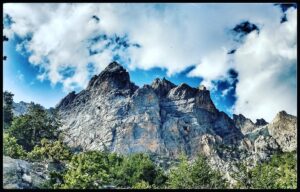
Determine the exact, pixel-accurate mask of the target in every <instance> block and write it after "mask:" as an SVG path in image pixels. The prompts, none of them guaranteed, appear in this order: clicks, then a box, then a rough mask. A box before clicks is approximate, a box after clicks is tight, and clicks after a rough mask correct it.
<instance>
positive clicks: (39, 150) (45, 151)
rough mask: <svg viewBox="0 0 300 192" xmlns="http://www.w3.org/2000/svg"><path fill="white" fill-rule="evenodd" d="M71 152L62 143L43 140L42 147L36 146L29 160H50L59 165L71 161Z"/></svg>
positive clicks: (29, 155)
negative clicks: (61, 162)
mask: <svg viewBox="0 0 300 192" xmlns="http://www.w3.org/2000/svg"><path fill="white" fill-rule="evenodd" d="M71 155H72V154H71V150H70V148H69V147H68V146H66V145H65V144H64V143H63V142H62V141H49V140H48V139H42V140H41V144H40V145H36V146H35V147H34V148H33V150H32V151H31V152H30V153H28V159H30V160H31V161H43V160H50V161H54V162H57V163H59V162H60V161H68V160H70V159H71Z"/></svg>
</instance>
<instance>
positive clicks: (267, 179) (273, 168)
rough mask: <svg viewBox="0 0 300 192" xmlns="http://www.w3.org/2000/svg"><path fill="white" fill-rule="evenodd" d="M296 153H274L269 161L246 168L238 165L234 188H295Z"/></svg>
mask: <svg viewBox="0 0 300 192" xmlns="http://www.w3.org/2000/svg"><path fill="white" fill-rule="evenodd" d="M296 165H297V160H296V153H295V152H289V153H278V154H274V155H273V156H272V157H271V159H270V160H269V161H266V162H264V163H261V164H257V165H256V166H255V167H254V168H252V169H249V170H247V169H246V166H245V165H240V166H239V173H238V174H237V173H236V174H234V175H233V176H234V178H235V179H236V180H237V181H238V182H237V185H236V186H235V187H236V188H251V189H279V188H280V189H295V188H296V187H297V166H296Z"/></svg>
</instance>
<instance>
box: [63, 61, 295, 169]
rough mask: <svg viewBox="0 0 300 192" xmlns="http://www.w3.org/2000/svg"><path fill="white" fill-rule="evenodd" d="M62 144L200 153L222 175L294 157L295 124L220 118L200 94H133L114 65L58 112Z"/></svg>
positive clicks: (155, 88)
mask: <svg viewBox="0 0 300 192" xmlns="http://www.w3.org/2000/svg"><path fill="white" fill-rule="evenodd" d="M57 108H58V110H59V114H60V116H61V117H62V118H61V119H62V123H63V126H62V128H61V129H62V130H63V133H64V135H65V137H64V140H65V142H66V143H67V144H68V145H69V146H71V147H73V148H75V149H78V150H83V151H86V150H103V149H106V150H109V151H111V152H117V153H122V154H128V153H136V152H146V153H152V154H156V155H160V156H167V157H170V158H176V157H178V155H179V154H180V153H181V152H184V153H185V154H187V155H188V156H189V157H191V158H193V157H195V156H196V155H197V154H199V153H202V154H204V155H206V156H208V157H210V161H211V164H212V165H213V166H215V167H218V168H220V169H221V170H223V171H225V172H228V171H230V169H231V168H230V167H232V166H230V165H231V164H232V163H234V162H240V161H247V162H249V164H252V165H254V164H255V163H256V162H258V161H260V160H265V159H268V158H269V157H270V155H271V154H273V153H274V152H276V151H293V150H296V136H295V135H296V134H295V133H296V123H297V122H296V117H294V116H291V115H288V114H286V113H283V112H281V113H279V115H277V116H276V118H275V119H274V120H273V121H272V122H271V123H270V124H268V123H267V122H266V121H265V120H263V119H258V120H257V121H256V123H253V122H252V121H251V120H250V119H247V118H246V117H244V116H243V115H242V114H240V115H233V119H231V118H230V117H228V116H227V115H226V114H225V113H223V112H220V111H218V109H216V107H215V105H214V104H213V102H212V100H211V98H210V92H209V91H208V90H206V89H205V88H203V87H202V88H199V89H197V88H193V87H190V86H188V85H187V84H180V85H178V86H176V85H174V84H173V83H171V82H170V81H168V80H166V79H158V78H157V79H155V80H154V81H153V83H152V84H151V85H144V86H143V87H138V86H136V85H134V84H133V83H132V82H130V77H129V74H128V72H127V71H126V70H125V69H124V68H123V67H122V66H121V65H119V64H118V63H116V62H113V63H111V64H109V65H108V66H107V67H106V68H105V69H104V71H102V72H101V73H100V74H99V75H96V76H94V77H93V78H92V79H91V81H90V82H89V84H88V86H87V88H86V89H85V90H83V91H81V92H80V93H78V94H75V92H71V93H70V94H69V95H67V96H66V97H65V98H64V99H62V100H61V102H60V103H59V104H58V105H57Z"/></svg>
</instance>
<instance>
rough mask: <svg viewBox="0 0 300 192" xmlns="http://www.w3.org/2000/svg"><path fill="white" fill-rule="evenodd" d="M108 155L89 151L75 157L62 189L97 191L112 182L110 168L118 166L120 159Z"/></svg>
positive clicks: (65, 176)
mask: <svg viewBox="0 0 300 192" xmlns="http://www.w3.org/2000/svg"><path fill="white" fill-rule="evenodd" d="M109 156H110V155H108V154H106V153H101V152H97V151H89V152H86V153H80V154H77V155H74V156H73V157H72V159H71V162H70V164H69V165H68V167H69V169H68V170H67V172H66V174H65V175H64V184H62V185H61V186H60V188H64V189H68V188H74V189H97V188H102V187H104V186H105V185H109V184H110V182H111V179H112V178H111V175H110V167H115V166H117V165H118V163H119V162H118V161H119V158H118V157H117V156H115V155H112V157H109Z"/></svg>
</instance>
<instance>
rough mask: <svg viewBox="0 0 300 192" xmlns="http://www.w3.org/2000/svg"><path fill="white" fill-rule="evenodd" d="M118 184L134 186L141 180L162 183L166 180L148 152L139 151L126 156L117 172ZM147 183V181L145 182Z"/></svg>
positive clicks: (150, 183) (151, 183)
mask: <svg viewBox="0 0 300 192" xmlns="http://www.w3.org/2000/svg"><path fill="white" fill-rule="evenodd" d="M116 176H117V186H121V187H128V186H134V185H135V184H137V183H140V182H142V181H143V182H146V183H148V184H149V185H156V186H159V185H162V184H163V183H164V182H165V181H166V179H167V178H166V176H164V174H163V171H162V170H160V169H158V168H157V167H156V166H155V164H154V163H153V162H152V161H151V159H150V157H149V156H148V155H146V154H142V153H137V154H132V155H129V156H127V157H125V158H124V160H123V161H122V164H121V166H120V168H119V170H118V172H117V174H116ZM144 184H145V183H144Z"/></svg>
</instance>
